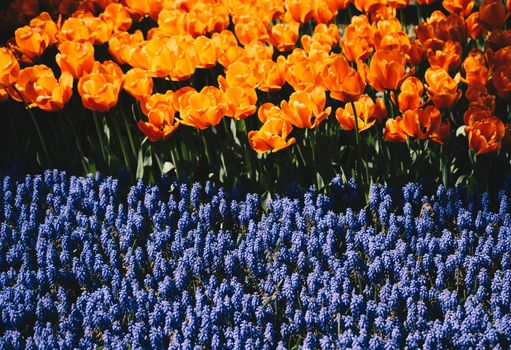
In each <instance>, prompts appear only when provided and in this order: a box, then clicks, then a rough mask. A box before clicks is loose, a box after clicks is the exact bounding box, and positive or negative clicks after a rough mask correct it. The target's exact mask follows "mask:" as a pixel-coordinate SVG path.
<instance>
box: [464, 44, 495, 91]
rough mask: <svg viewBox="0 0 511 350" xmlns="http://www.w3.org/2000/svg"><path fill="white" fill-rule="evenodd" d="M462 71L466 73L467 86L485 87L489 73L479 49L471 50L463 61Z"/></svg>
mask: <svg viewBox="0 0 511 350" xmlns="http://www.w3.org/2000/svg"><path fill="white" fill-rule="evenodd" d="M462 68H463V71H464V72H465V73H466V77H465V81H466V82H467V84H469V85H474V84H480V85H486V83H487V82H488V78H489V71H488V68H487V67H486V58H485V56H484V53H483V52H482V51H481V50H479V49H472V50H471V51H470V52H469V53H468V56H467V58H465V61H463V67H462Z"/></svg>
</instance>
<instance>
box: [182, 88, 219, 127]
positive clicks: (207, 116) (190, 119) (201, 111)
mask: <svg viewBox="0 0 511 350" xmlns="http://www.w3.org/2000/svg"><path fill="white" fill-rule="evenodd" d="M179 104H180V106H179V107H180V108H179V111H180V117H181V120H180V121H181V123H182V124H184V125H188V126H193V127H195V128H197V129H207V128H208V127H210V126H215V125H218V124H219V123H220V121H221V120H222V118H223V117H224V116H225V113H226V112H227V110H228V107H227V99H226V97H225V94H224V93H223V92H222V91H220V90H219V89H217V88H215V87H213V86H206V87H204V88H203V89H202V90H201V91H200V92H196V91H188V92H186V93H184V94H183V95H182V96H181V97H180V99H179Z"/></svg>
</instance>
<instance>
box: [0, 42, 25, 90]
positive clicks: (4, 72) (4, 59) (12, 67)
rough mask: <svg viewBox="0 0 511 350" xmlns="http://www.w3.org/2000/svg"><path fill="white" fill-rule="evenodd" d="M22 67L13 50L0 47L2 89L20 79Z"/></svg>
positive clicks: (0, 80) (0, 83)
mask: <svg viewBox="0 0 511 350" xmlns="http://www.w3.org/2000/svg"><path fill="white" fill-rule="evenodd" d="M19 74H20V65H19V63H18V61H17V60H16V57H14V54H13V53H12V51H11V50H9V49H8V48H6V47H0V88H1V87H6V86H9V85H11V84H13V83H14V82H16V80H17V79H18V75H19Z"/></svg>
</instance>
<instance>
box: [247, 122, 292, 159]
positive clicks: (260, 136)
mask: <svg viewBox="0 0 511 350" xmlns="http://www.w3.org/2000/svg"><path fill="white" fill-rule="evenodd" d="M292 130H293V127H292V126H291V124H290V123H288V122H287V121H285V120H284V119H281V118H271V119H268V120H267V121H266V122H265V123H264V124H263V126H262V127H261V129H259V130H257V131H256V130H252V131H250V132H249V133H248V141H249V142H250V146H252V148H253V149H254V150H255V151H256V152H257V153H265V152H270V151H272V152H278V151H280V150H282V149H284V148H286V147H289V146H291V145H292V144H293V143H295V142H296V139H295V138H294V137H292V138H290V139H289V140H286V139H287V137H288V136H289V134H290V133H291V131H292Z"/></svg>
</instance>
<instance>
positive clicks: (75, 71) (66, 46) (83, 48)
mask: <svg viewBox="0 0 511 350" xmlns="http://www.w3.org/2000/svg"><path fill="white" fill-rule="evenodd" d="M58 49H59V51H60V53H59V54H57V56H56V57H55V60H56V61H57V64H58V65H59V67H60V69H61V70H62V72H69V73H71V75H72V76H73V78H75V79H78V78H80V77H82V76H83V75H84V74H87V73H89V72H90V71H91V70H92V66H93V65H94V47H93V46H92V44H91V43H90V42H88V41H86V42H83V43H81V42H73V41H64V42H63V43H62V44H60V45H59V47H58Z"/></svg>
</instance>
